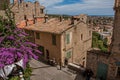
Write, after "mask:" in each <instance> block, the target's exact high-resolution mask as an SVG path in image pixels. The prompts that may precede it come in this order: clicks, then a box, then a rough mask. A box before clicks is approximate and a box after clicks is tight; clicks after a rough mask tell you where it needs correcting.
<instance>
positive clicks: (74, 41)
mask: <svg viewBox="0 0 120 80" xmlns="http://www.w3.org/2000/svg"><path fill="white" fill-rule="evenodd" d="M86 22H87V16H86V15H83V14H82V15H80V16H79V18H76V17H74V18H73V19H72V20H63V19H62V20H60V19H50V20H48V21H47V22H46V23H45V22H44V23H37V24H35V25H32V26H29V27H25V29H26V30H28V32H29V31H31V30H32V31H33V32H34V36H35V37H34V38H35V43H36V44H38V45H39V49H40V50H41V51H42V53H43V55H42V58H44V59H45V60H46V61H47V60H52V59H53V58H54V59H55V60H56V62H57V63H58V64H59V63H60V62H61V63H62V65H63V66H64V64H65V59H67V60H68V62H69V63H75V64H80V65H83V66H84V67H85V66H86V54H87V50H89V49H90V48H91V43H92V31H91V29H90V28H89V26H88V25H87V23H86Z"/></svg>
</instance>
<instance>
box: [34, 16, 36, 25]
mask: <svg viewBox="0 0 120 80" xmlns="http://www.w3.org/2000/svg"><path fill="white" fill-rule="evenodd" d="M35 23H36V18H35V15H33V24H35Z"/></svg>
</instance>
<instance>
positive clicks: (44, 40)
mask: <svg viewBox="0 0 120 80" xmlns="http://www.w3.org/2000/svg"><path fill="white" fill-rule="evenodd" d="M4 2H5V3H6V4H4ZM113 4H114V3H113ZM2 5H4V6H7V8H5V7H3V6H2ZM114 11H115V14H114V17H104V16H89V15H87V14H79V15H73V16H68V17H67V18H66V17H65V16H62V15H58V16H57V17H53V16H52V17H51V16H50V15H49V14H47V13H45V6H44V5H41V4H40V3H39V1H34V2H30V1H24V0H13V2H12V3H10V0H1V1H0V16H1V17H0V18H1V19H0V22H1V23H2V22H3V23H5V21H8V22H9V21H11V20H13V23H15V27H16V28H18V30H17V32H19V31H20V30H22V31H24V32H25V33H22V32H20V33H22V35H19V37H21V39H20V41H21V42H24V41H25V40H23V39H24V38H22V37H23V34H25V36H24V37H28V40H27V46H26V47H24V45H23V44H21V43H20V42H18V43H17V44H19V46H21V47H22V48H21V47H18V48H20V49H23V52H24V51H25V50H26V51H28V53H30V54H28V53H27V54H28V56H27V57H28V58H29V59H28V61H27V63H28V65H27V66H26V67H24V66H23V65H24V59H19V60H16V59H15V61H14V62H12V64H11V63H10V64H7V63H6V64H7V65H6V64H5V65H4V66H3V65H0V80H120V54H119V53H120V49H119V47H120V40H119V37H120V35H119V34H120V31H119V27H120V18H119V17H120V0H115V4H114ZM7 12H10V14H9V13H7ZM6 13H7V14H6ZM11 18H12V19H11ZM7 19H8V20H7ZM1 23H0V27H1V28H2V27H3V26H2V24H1ZM11 24H12V23H7V25H8V26H9V25H11ZM1 28H0V31H1V30H2V29H1ZM19 29H20V30H19ZM3 32H4V31H3ZM11 32H12V31H11ZM6 33H7V32H6ZM18 34H19V33H18ZM2 36H3V34H2V32H0V50H2V49H3V47H4V46H3V45H2V44H5V43H2V41H6V40H2V39H3V38H4V37H2ZM1 37H2V38H1ZM17 39H18V40H17ZM12 40H13V37H10V41H12ZM16 41H19V38H16ZM28 41H29V42H28ZM14 42H15V41H12V44H13V43H14ZM6 44H7V42H6ZM12 44H9V42H8V44H7V47H4V48H8V47H9V45H12ZM28 44H29V45H28ZM30 45H32V47H30ZM15 46H16V45H15ZM36 46H37V47H36ZM29 47H30V48H29ZM34 47H35V48H34ZM12 48H14V47H13V46H12ZM28 48H29V49H30V50H32V49H34V50H33V54H32V52H31V51H30V50H27V49H28ZM20 49H19V51H22V50H20ZM2 52H3V50H2V51H0V56H1V55H2V54H4V53H2ZM18 55H19V56H21V55H22V56H21V58H24V57H23V56H24V55H23V54H18ZM29 55H32V57H31V56H29ZM34 55H36V56H37V57H38V59H37V60H35V59H33V57H34V58H35V56H34ZM0 58H1V57H0ZM14 58H16V56H14ZM25 59H26V58H25ZM22 60H23V61H22ZM0 61H1V60H0ZM16 61H17V62H16ZM0 64H2V62H0ZM14 64H15V65H14Z"/></svg>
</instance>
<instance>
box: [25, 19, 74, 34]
mask: <svg viewBox="0 0 120 80" xmlns="http://www.w3.org/2000/svg"><path fill="white" fill-rule="evenodd" d="M71 27H72V25H70V20H63V21H61V22H60V21H59V20H58V19H56V18H53V19H50V20H48V21H47V22H46V23H42V22H38V23H36V24H33V25H31V26H26V27H25V29H28V30H35V31H40V32H48V33H55V34H60V33H62V32H63V31H65V30H67V29H69V28H71Z"/></svg>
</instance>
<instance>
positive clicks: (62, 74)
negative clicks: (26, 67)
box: [30, 60, 84, 80]
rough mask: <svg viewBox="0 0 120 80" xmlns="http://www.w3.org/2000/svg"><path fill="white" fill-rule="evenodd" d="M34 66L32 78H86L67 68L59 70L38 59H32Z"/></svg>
mask: <svg viewBox="0 0 120 80" xmlns="http://www.w3.org/2000/svg"><path fill="white" fill-rule="evenodd" d="M30 65H31V67H32V68H33V73H32V76H31V80H84V79H83V78H82V77H81V76H80V75H76V74H73V73H70V72H69V71H67V70H64V69H63V70H58V69H57V68H56V67H52V66H49V65H46V64H44V63H42V62H38V61H36V60H31V61H30Z"/></svg>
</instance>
